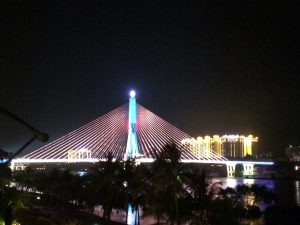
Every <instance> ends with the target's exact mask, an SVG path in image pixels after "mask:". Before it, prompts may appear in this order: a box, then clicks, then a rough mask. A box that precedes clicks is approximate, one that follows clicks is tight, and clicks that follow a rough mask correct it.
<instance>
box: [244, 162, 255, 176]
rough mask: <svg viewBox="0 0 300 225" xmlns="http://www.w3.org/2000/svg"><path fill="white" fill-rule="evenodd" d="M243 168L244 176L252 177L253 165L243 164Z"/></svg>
mask: <svg viewBox="0 0 300 225" xmlns="http://www.w3.org/2000/svg"><path fill="white" fill-rule="evenodd" d="M243 167H244V171H243V175H244V176H252V175H254V164H253V163H243Z"/></svg>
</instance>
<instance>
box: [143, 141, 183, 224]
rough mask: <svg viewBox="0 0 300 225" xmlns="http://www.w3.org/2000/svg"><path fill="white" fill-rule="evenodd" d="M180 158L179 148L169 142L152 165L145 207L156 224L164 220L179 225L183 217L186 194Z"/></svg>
mask: <svg viewBox="0 0 300 225" xmlns="http://www.w3.org/2000/svg"><path fill="white" fill-rule="evenodd" d="M180 156H181V151H180V149H179V147H178V146H177V145H176V144H175V143H173V142H171V143H169V144H167V145H166V146H164V148H163V151H162V152H161V153H160V154H158V155H157V156H156V159H155V161H154V162H153V165H152V171H151V173H152V174H151V178H150V188H149V192H147V195H148V196H147V205H148V213H153V214H154V215H155V216H156V218H157V221H158V223H159V221H160V219H161V218H165V219H166V220H167V221H168V222H170V223H171V224H174V223H175V222H176V223H177V224H180V222H181V219H183V217H184V216H183V214H182V213H183V207H182V205H183V203H184V199H185V198H186V197H187V196H188V193H187V191H186V190H185V189H184V183H183V180H184V178H183V176H184V172H183V171H184V168H183V166H182V164H181V163H180Z"/></svg>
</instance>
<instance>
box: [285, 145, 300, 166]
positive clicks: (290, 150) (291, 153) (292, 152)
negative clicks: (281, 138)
mask: <svg viewBox="0 0 300 225" xmlns="http://www.w3.org/2000/svg"><path fill="white" fill-rule="evenodd" d="M285 153H286V155H287V156H288V158H289V160H290V161H292V162H300V145H298V146H293V145H290V146H289V147H287V148H285Z"/></svg>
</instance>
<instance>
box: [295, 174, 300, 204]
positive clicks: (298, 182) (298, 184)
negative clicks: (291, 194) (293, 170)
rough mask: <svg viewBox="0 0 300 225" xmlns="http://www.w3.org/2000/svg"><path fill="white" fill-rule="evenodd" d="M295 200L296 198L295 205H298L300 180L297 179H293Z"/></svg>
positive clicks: (299, 201)
mask: <svg viewBox="0 0 300 225" xmlns="http://www.w3.org/2000/svg"><path fill="white" fill-rule="evenodd" d="M295 200H296V205H297V206H300V181H299V180H296V181H295Z"/></svg>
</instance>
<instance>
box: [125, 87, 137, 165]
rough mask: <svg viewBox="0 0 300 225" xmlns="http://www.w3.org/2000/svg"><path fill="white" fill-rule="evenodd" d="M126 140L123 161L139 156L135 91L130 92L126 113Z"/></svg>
mask: <svg viewBox="0 0 300 225" xmlns="http://www.w3.org/2000/svg"><path fill="white" fill-rule="evenodd" d="M128 121H129V122H128V138H127V145H126V153H125V155H124V160H126V159H128V158H136V157H138V156H139V147H138V140H137V134H136V133H137V132H136V99H135V91H133V90H132V91H130V98H129V111H128Z"/></svg>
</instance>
